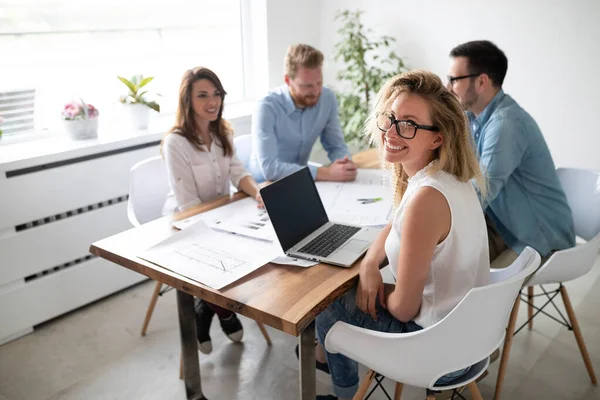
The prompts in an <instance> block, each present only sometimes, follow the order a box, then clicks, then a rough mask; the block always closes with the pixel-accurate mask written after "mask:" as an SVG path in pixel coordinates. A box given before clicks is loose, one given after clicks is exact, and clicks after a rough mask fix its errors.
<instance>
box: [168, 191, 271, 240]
mask: <svg viewBox="0 0 600 400" xmlns="http://www.w3.org/2000/svg"><path fill="white" fill-rule="evenodd" d="M198 221H203V222H204V223H205V224H206V225H207V226H209V227H210V228H213V229H218V230H221V231H226V232H231V233H237V234H240V235H244V236H249V237H253V238H257V239H262V240H269V241H274V240H275V239H277V236H276V235H275V230H274V229H273V224H271V221H270V220H269V215H268V214H267V212H266V210H265V209H263V208H258V207H257V206H256V201H255V200H254V199H252V198H250V197H248V198H245V199H242V200H239V201H234V202H233V203H229V204H226V205H224V206H221V207H217V208H215V209H213V210H210V211H207V212H204V213H202V214H198V215H194V216H192V217H189V218H186V219H184V220H181V221H173V222H172V225H173V226H174V227H176V228H178V229H185V228H187V227H190V226H192V225H194V224H195V223H197V222H198Z"/></svg>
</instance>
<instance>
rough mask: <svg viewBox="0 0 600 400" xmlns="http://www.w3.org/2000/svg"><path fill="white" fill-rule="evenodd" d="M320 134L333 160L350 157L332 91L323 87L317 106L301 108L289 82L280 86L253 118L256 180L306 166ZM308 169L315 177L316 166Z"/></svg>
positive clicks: (252, 162) (252, 160) (252, 167)
mask: <svg viewBox="0 0 600 400" xmlns="http://www.w3.org/2000/svg"><path fill="white" fill-rule="evenodd" d="M319 137H320V139H321V144H322V145H323V148H324V149H325V150H326V151H327V155H328V157H329V159H330V160H331V161H332V162H333V161H335V160H337V159H340V158H344V156H348V157H350V152H349V151H348V147H347V146H346V143H345V142H344V134H343V133H342V129H341V127H340V120H339V116H338V107H337V100H336V98H335V95H334V94H333V92H332V91H331V90H330V89H328V88H323V91H322V92H321V95H320V96H319V100H318V101H317V104H316V105H314V106H313V107H306V108H304V109H301V108H297V107H296V105H295V104H294V101H293V100H292V97H291V95H290V92H289V89H288V86H287V85H283V86H280V87H278V88H277V89H275V90H274V91H272V92H271V93H269V94H268V95H267V96H266V97H265V98H263V99H262V100H260V101H259V103H258V107H257V109H256V112H255V113H254V116H253V118H252V154H251V156H250V162H249V169H250V172H251V173H252V175H253V176H254V179H256V181H258V182H261V181H264V180H270V181H273V180H277V179H280V178H283V177H284V176H286V175H289V174H291V173H293V172H296V171H297V170H299V169H301V168H303V167H304V166H306V165H307V163H308V158H309V157H310V153H311V151H312V148H313V145H314V144H315V142H316V140H317V138H319ZM309 168H310V172H311V174H312V176H313V178H315V177H316V175H317V167H315V166H312V165H309Z"/></svg>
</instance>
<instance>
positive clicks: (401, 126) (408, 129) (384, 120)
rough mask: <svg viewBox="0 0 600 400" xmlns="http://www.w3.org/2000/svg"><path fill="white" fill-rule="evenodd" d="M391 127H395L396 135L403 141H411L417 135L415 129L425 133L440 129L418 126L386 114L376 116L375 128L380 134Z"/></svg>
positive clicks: (430, 126) (412, 122)
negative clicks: (422, 130)
mask: <svg viewBox="0 0 600 400" xmlns="http://www.w3.org/2000/svg"><path fill="white" fill-rule="evenodd" d="M392 125H396V133H398V135H400V137H403V138H404V139H412V138H414V137H415V135H416V134H417V129H424V130H426V131H432V132H439V131H440V128H438V127H437V126H433V125H418V124H417V123H415V122H414V121H411V120H410V119H404V120H403V119H396V118H394V116H393V115H391V114H388V113H381V114H378V115H377V128H379V130H380V131H382V132H387V131H389V130H390V128H391V127H392Z"/></svg>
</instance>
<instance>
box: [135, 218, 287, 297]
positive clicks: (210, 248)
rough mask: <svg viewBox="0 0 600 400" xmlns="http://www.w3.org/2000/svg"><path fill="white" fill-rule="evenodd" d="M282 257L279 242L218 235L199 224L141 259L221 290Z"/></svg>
mask: <svg viewBox="0 0 600 400" xmlns="http://www.w3.org/2000/svg"><path fill="white" fill-rule="evenodd" d="M281 253H282V250H281V247H280V246H279V243H277V242H267V241H261V240H255V239H250V238H247V237H244V236H241V235H236V234H231V233H226V232H221V231H216V230H213V229H210V228H209V227H207V226H206V225H205V224H204V223H203V222H198V223H196V224H194V225H193V226H190V227H188V228H187V229H184V230H181V231H179V232H177V233H176V234H174V235H173V236H171V237H169V238H168V239H166V240H164V241H162V242H160V243H158V244H156V245H154V246H152V247H151V248H149V249H148V250H146V251H144V252H143V253H142V254H141V255H139V257H140V258H142V259H144V260H146V261H149V262H151V263H153V264H157V265H160V266H161V267H163V268H166V269H168V270H171V271H173V272H176V273H178V274H179V275H182V276H185V277H186V278H189V279H192V280H194V281H197V282H200V283H202V284H204V285H207V286H210V287H212V288H214V289H221V288H223V287H225V286H227V285H229V284H231V283H233V282H235V281H237V280H238V279H240V278H242V277H244V276H246V275H248V274H249V273H251V272H252V271H254V270H256V269H258V268H260V267H262V266H263V265H265V264H267V263H268V262H270V261H271V260H273V259H274V258H275V257H277V256H280V255H281Z"/></svg>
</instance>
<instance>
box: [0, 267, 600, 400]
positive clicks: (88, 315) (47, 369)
mask: <svg viewBox="0 0 600 400" xmlns="http://www.w3.org/2000/svg"><path fill="white" fill-rule="evenodd" d="M153 287H154V285H153V283H152V282H149V281H148V282H145V283H142V284H140V285H137V286H135V287H132V288H130V289H128V290H125V291H123V292H121V293H118V294H116V295H113V296H111V297H109V298H106V299H104V300H101V301H98V302H96V303H94V304H91V305H89V306H87V307H84V308H82V309H80V310H77V311H75V312H73V313H70V314H68V315H65V316H63V317H61V318H58V319H55V320H53V321H51V322H49V323H46V324H44V325H42V326H39V327H37V328H36V330H35V331H34V333H32V334H30V335H27V336H25V337H22V338H20V339H17V340H15V341H12V342H10V343H7V344H5V345H3V346H0V400H33V399H52V400H57V399H69V400H70V399H78V400H79V399H86V400H96V399H103V400H104V399H184V398H185V391H184V386H183V382H182V381H180V380H179V378H178V371H179V340H178V331H177V315H176V301H175V293H174V292H173V291H171V292H168V293H167V294H165V295H164V296H163V297H162V298H160V299H159V301H158V304H157V307H156V310H155V312H154V316H153V318H152V321H151V323H150V327H149V331H148V335H147V336H146V337H141V336H140V334H139V330H140V328H141V323H142V319H143V316H144V313H145V310H146V307H147V304H148V299H149V298H150V295H151V293H152V290H153ZM567 289H568V290H569V294H570V295H571V300H572V303H573V306H574V307H575V310H576V313H577V316H578V320H579V324H580V327H581V329H582V331H583V335H584V338H585V341H586V344H587V347H588V350H589V352H590V354H591V358H592V363H593V364H594V366H595V368H596V374H597V375H598V376H600V311H599V309H600V258H599V259H597V260H596V264H595V266H594V269H593V270H592V271H591V272H590V273H589V274H588V275H586V276H585V277H583V278H580V279H578V280H576V281H573V282H569V283H568V284H567ZM524 311H525V310H524V308H522V309H521V312H520V320H521V321H523V319H524V315H525V314H526V312H524ZM242 323H243V324H244V329H245V338H244V341H243V342H242V343H241V344H233V343H231V342H229V341H228V339H227V338H225V336H224V335H223V334H222V333H221V332H219V329H220V327H219V325H218V324H213V326H212V328H213V329H212V333H211V336H212V338H213V345H214V348H215V350H214V351H213V353H212V354H210V355H208V356H205V355H201V357H200V358H201V370H202V384H203V389H204V393H205V394H206V395H207V396H208V398H209V399H212V400H214V399H244V400H245V399H295V398H297V393H298V378H297V377H298V362H297V360H296V358H295V356H294V352H293V349H294V345H295V343H296V338H294V337H291V336H289V335H287V334H284V333H281V332H279V331H276V330H274V329H271V328H268V329H269V334H270V335H271V338H272V339H273V345H272V346H271V347H269V346H267V345H266V343H265V341H264V339H263V338H262V336H261V334H260V332H259V330H258V328H257V326H256V324H254V323H253V322H252V321H251V320H248V319H245V318H244V319H243V321H242ZM399 362H402V360H399ZM497 368H498V363H494V364H492V365H491V366H490V369H489V372H490V373H489V375H488V376H487V377H486V378H484V379H483V380H482V381H481V382H480V383H479V387H480V389H481V392H482V394H483V397H484V398H485V399H491V398H492V397H493V388H494V385H495V377H496V374H497ZM362 372H365V371H364V369H363V370H362ZM317 381H318V382H317V390H318V393H323V394H324V393H328V392H329V380H328V375H325V374H324V373H322V372H320V371H318V372H317ZM384 386H385V387H386V388H387V389H388V391H389V392H390V393H391V391H392V390H393V382H390V381H389V380H385V381H384ZM424 397H425V396H424V391H423V390H422V389H417V388H411V387H407V388H405V390H404V393H403V396H402V398H403V399H408V400H412V399H423V398H424ZM447 397H448V396H446V395H445V394H442V395H438V398H447ZM465 397H467V398H469V395H468V393H465ZM385 398H386V397H385V395H383V393H382V392H381V391H378V392H375V394H374V395H373V396H372V397H371V399H373V400H378V399H385ZM503 398H504V399H538V398H539V399H545V400H553V399H557V400H558V399H598V400H600V387H593V386H592V385H591V384H590V380H589V378H588V375H587V373H586V369H585V367H584V364H583V361H582V359H581V356H580V353H579V350H578V348H577V345H576V342H575V339H574V337H573V334H572V332H570V331H568V330H567V329H566V328H564V327H561V326H560V325H558V324H556V323H554V322H553V321H551V320H550V319H549V318H547V317H544V316H541V317H539V318H537V319H536V320H535V326H534V329H533V330H532V331H528V330H527V329H524V330H523V331H522V332H520V333H519V334H518V335H517V336H516V337H515V339H514V344H513V350H512V352H511V358H510V363H509V369H508V373H507V377H506V381H505V386H504V392H503Z"/></svg>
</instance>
